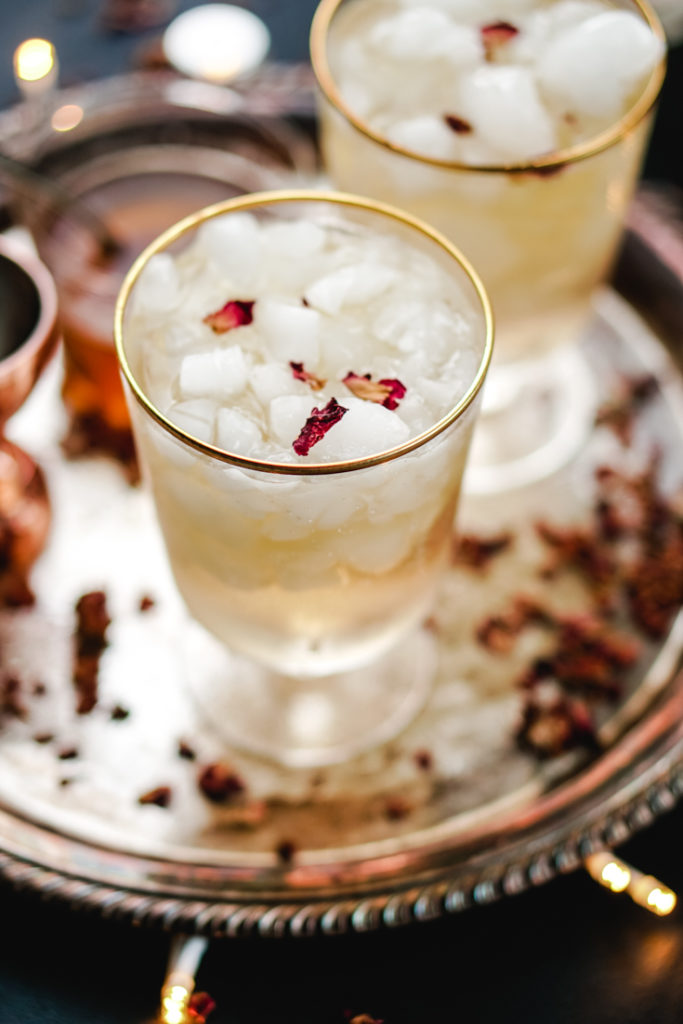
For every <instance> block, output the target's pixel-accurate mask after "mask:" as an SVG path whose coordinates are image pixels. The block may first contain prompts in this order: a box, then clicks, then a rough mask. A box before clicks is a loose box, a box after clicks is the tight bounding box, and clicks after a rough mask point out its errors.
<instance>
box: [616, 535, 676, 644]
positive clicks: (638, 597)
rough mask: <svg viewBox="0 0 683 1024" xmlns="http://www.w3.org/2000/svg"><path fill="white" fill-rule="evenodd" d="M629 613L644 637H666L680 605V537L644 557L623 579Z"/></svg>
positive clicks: (672, 539) (673, 538)
mask: <svg viewBox="0 0 683 1024" xmlns="http://www.w3.org/2000/svg"><path fill="white" fill-rule="evenodd" d="M626 593H627V598H628V604H629V609H630V611H631V615H632V616H633V619H634V621H635V623H636V624H637V625H638V626H639V627H640V628H641V629H642V630H643V632H644V633H646V634H647V636H650V637H652V638H653V639H655V640H656V639H659V638H661V637H663V636H665V634H666V632H667V630H668V628H669V625H670V624H671V620H672V619H673V616H674V614H675V612H676V611H677V610H678V609H679V608H680V606H681V604H683V538H682V537H681V535H680V534H677V535H675V536H674V537H672V538H671V540H670V541H669V543H668V544H667V545H666V546H665V547H664V548H663V549H662V550H660V551H658V552H656V553H646V554H644V555H643V556H642V557H641V558H640V559H638V560H637V561H636V562H635V564H634V565H633V566H632V567H631V568H630V569H629V571H628V573H627V575H626Z"/></svg>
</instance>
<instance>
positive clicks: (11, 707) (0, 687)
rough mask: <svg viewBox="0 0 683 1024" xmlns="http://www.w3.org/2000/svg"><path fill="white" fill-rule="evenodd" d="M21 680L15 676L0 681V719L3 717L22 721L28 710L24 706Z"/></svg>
mask: <svg viewBox="0 0 683 1024" xmlns="http://www.w3.org/2000/svg"><path fill="white" fill-rule="evenodd" d="M22 690H23V687H22V683H21V680H20V679H18V678H17V677H16V676H7V677H6V678H5V679H0V719H2V718H3V717H4V716H5V715H8V716H9V717H11V718H19V719H24V718H26V717H27V715H28V708H27V707H26V705H25V704H24V699H23V693H22Z"/></svg>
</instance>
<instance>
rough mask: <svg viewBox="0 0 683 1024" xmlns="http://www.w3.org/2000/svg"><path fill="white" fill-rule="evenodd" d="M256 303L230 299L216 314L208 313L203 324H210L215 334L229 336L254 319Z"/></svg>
mask: <svg viewBox="0 0 683 1024" xmlns="http://www.w3.org/2000/svg"><path fill="white" fill-rule="evenodd" d="M253 310H254V301H253V300H248V301H244V300H242V299H229V300H228V301H227V302H226V303H225V305H224V306H222V307H221V308H220V309H217V310H216V312H215V313H208V314H207V315H206V316H205V317H204V319H203V323H205V324H208V326H209V327H210V328H211V330H212V331H213V332H214V334H227V332H228V331H232V330H233V329H234V328H235V327H246V326H247V325H248V324H250V323H251V322H252V320H253V319H254V312H253Z"/></svg>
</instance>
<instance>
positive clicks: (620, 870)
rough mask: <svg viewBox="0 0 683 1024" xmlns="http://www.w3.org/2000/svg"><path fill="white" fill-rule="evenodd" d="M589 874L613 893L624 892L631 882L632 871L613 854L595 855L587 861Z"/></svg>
mask: <svg viewBox="0 0 683 1024" xmlns="http://www.w3.org/2000/svg"><path fill="white" fill-rule="evenodd" d="M585 866H586V870H587V871H588V874H589V875H590V876H591V878H592V879H594V880H595V881H596V882H599V883H600V885H604V887H605V888H606V889H609V890H610V891H611V892H623V891H624V889H627V888H628V885H629V883H630V881H631V871H630V869H629V867H628V865H626V864H624V862H623V861H622V860H617V859H616V858H615V857H614V856H613V854H611V853H606V852H605V853H594V854H591V856H590V857H587V858H586V861H585Z"/></svg>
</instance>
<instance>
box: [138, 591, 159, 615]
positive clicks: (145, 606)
mask: <svg viewBox="0 0 683 1024" xmlns="http://www.w3.org/2000/svg"><path fill="white" fill-rule="evenodd" d="M155 605H156V601H155V600H154V598H153V597H150V596H149V594H143V596H142V597H141V598H140V603H139V604H138V609H139V611H141V612H148V611H149V610H150V609H151V608H154V606H155Z"/></svg>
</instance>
